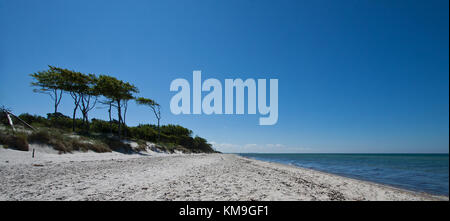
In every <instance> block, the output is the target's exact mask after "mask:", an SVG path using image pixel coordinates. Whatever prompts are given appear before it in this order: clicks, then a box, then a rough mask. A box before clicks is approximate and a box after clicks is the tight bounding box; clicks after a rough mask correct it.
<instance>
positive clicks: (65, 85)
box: [49, 66, 88, 131]
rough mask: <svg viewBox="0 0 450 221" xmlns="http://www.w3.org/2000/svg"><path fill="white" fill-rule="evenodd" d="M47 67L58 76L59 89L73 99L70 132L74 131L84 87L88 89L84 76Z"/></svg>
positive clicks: (62, 69) (66, 70)
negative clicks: (59, 79)
mask: <svg viewBox="0 0 450 221" xmlns="http://www.w3.org/2000/svg"><path fill="white" fill-rule="evenodd" d="M49 67H50V69H51V70H52V71H53V72H55V73H57V74H59V75H60V78H61V81H62V83H61V85H60V87H61V89H62V90H63V91H65V92H67V93H69V95H70V96H71V97H72V99H73V102H74V109H73V114H72V131H75V127H76V124H75V123H76V121H75V117H76V113H77V110H78V107H79V105H80V102H81V98H82V93H83V91H85V90H86V87H88V86H87V83H86V82H87V78H86V75H84V74H82V73H80V72H75V71H71V70H68V69H64V68H58V67H53V66H49Z"/></svg>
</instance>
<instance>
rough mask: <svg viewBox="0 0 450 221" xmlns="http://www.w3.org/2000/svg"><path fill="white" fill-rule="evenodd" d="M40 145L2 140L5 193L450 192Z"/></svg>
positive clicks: (56, 196)
mask: <svg viewBox="0 0 450 221" xmlns="http://www.w3.org/2000/svg"><path fill="white" fill-rule="evenodd" d="M35 148H37V147H35ZM37 149H39V151H38V152H37V153H36V157H35V158H31V151H29V152H22V151H16V150H9V149H3V148H0V200H448V197H444V196H431V195H428V194H423V193H414V192H410V191H405V190H401V189H397V188H392V187H388V186H383V185H379V184H374V183H370V182H365V181H359V180H355V179H349V178H345V177H341V176H337V175H332V174H327V173H323V172H318V171H314V170H309V169H303V168H297V167H293V166H287V165H282V164H276V163H268V162H262V161H257V160H251V159H246V158H243V157H240V156H236V155H231V154H191V155H188V154H186V155H185V154H162V153H154V152H151V151H149V152H145V153H141V154H122V153H117V152H113V153H101V154H100V153H90V152H88V153H75V154H62V155H58V154H55V153H52V151H51V150H48V151H44V150H45V148H37Z"/></svg>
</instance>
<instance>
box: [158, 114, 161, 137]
mask: <svg viewBox="0 0 450 221" xmlns="http://www.w3.org/2000/svg"><path fill="white" fill-rule="evenodd" d="M160 139H161V128H159V118H158V143H159V142H161V141H160Z"/></svg>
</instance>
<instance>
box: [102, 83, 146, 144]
mask: <svg viewBox="0 0 450 221" xmlns="http://www.w3.org/2000/svg"><path fill="white" fill-rule="evenodd" d="M95 91H96V92H97V93H99V94H101V95H103V96H105V97H106V98H108V99H109V100H111V101H112V102H111V103H112V104H113V105H112V106H114V107H116V108H117V117H118V120H119V124H118V130H119V131H118V135H119V139H120V138H121V136H122V124H124V120H123V117H122V107H124V105H125V103H126V102H127V101H129V100H131V99H133V98H134V97H133V93H138V92H139V90H138V89H137V88H136V87H135V86H134V85H132V84H130V83H128V82H124V81H121V80H118V79H117V78H115V77H111V76H107V75H100V76H99V77H98V80H97V84H96V86H95ZM125 114H126V112H125Z"/></svg>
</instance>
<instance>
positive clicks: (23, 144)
mask: <svg viewBox="0 0 450 221" xmlns="http://www.w3.org/2000/svg"><path fill="white" fill-rule="evenodd" d="M0 144H3V145H4V146H5V147H6V148H13V149H17V150H21V151H28V150H29V145H28V141H27V135H26V134H24V133H17V134H6V133H3V132H2V133H0Z"/></svg>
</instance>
